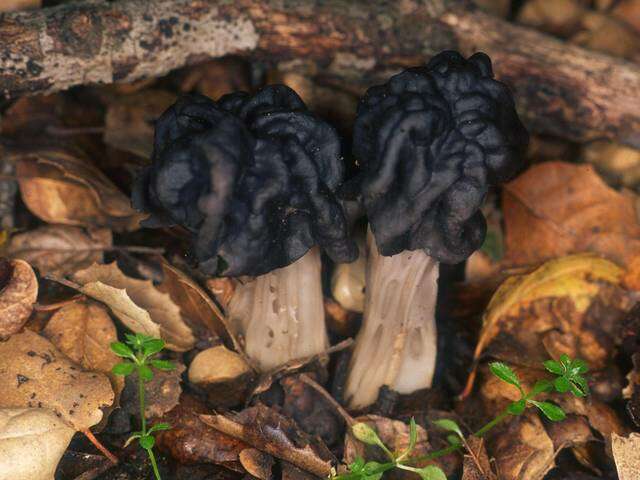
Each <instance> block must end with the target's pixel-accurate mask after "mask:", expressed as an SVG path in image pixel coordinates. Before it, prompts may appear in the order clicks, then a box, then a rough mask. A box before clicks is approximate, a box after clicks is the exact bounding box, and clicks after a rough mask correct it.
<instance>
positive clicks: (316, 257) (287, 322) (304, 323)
mask: <svg viewBox="0 0 640 480" xmlns="http://www.w3.org/2000/svg"><path fill="white" fill-rule="evenodd" d="M321 268H322V264H321V260H320V252H319V251H318V249H317V248H314V249H311V250H310V251H309V252H307V254H306V255H304V256H303V257H302V258H300V259H299V260H297V261H296V262H294V263H292V264H291V265H289V266H287V267H284V268H280V269H277V270H274V271H273V272H270V273H267V274H266V275H261V276H259V277H256V278H255V279H254V280H252V281H249V282H247V283H246V284H244V285H242V286H241V287H239V288H238V289H237V290H236V292H235V293H234V296H233V298H232V299H231V301H230V303H229V309H228V313H229V318H230V321H231V323H232V324H233V325H234V326H235V328H236V330H237V333H239V334H240V335H242V336H243V337H244V340H245V351H246V353H247V355H248V356H249V357H250V358H251V359H252V360H253V361H254V362H255V363H256V364H257V366H258V367H259V368H260V369H261V370H263V371H267V370H271V369H274V368H276V367H278V366H281V365H283V364H285V363H287V362H288V361H290V360H293V359H296V358H302V357H308V356H311V355H316V354H318V353H321V352H323V351H325V350H326V349H327V348H328V340H327V333H326V327H325V319H324V302H323V295H322V279H321Z"/></svg>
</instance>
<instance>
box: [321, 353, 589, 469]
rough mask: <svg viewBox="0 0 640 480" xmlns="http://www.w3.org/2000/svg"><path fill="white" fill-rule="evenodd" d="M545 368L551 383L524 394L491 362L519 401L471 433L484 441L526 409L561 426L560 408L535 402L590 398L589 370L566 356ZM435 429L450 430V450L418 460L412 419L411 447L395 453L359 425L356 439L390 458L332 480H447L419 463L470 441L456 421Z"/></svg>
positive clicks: (512, 376) (507, 371) (358, 465)
mask: <svg viewBox="0 0 640 480" xmlns="http://www.w3.org/2000/svg"><path fill="white" fill-rule="evenodd" d="M544 367H545V368H546V369H547V371H548V372H550V373H552V374H553V375H554V378H553V379H552V380H549V379H543V380H538V381H537V382H536V383H535V385H534V386H533V388H532V389H531V390H530V391H528V392H527V391H525V389H524V387H523V385H522V382H521V381H520V379H519V378H518V375H517V374H516V373H515V372H514V371H513V369H511V367H509V366H508V365H506V364H504V363H502V362H492V363H490V364H489V369H490V371H491V373H492V374H493V375H495V376H496V377H498V378H499V379H500V380H502V381H503V382H505V383H508V384H509V385H513V386H514V387H516V388H517V389H518V391H519V392H520V398H519V399H518V400H515V401H513V402H511V403H510V404H509V405H507V407H506V408H505V409H504V410H503V411H502V412H500V413H499V414H498V416H496V417H495V418H494V419H493V420H491V421H490V422H488V423H487V424H485V425H484V426H483V427H482V428H480V429H479V430H478V431H476V432H474V433H472V435H473V436H475V437H478V438H481V437H483V436H484V435H486V434H487V432H489V431H490V430H491V429H493V428H494V427H495V426H496V425H498V424H499V423H500V422H502V421H504V420H505V419H507V418H509V417H511V416H518V415H522V414H523V413H524V412H525V410H526V409H527V408H536V409H538V410H539V411H540V412H541V413H542V414H543V415H544V416H545V417H546V418H548V419H549V420H551V421H553V422H559V421H561V420H564V419H565V418H566V414H565V413H564V411H563V410H562V408H560V407H559V406H558V405H556V404H554V403H551V402H547V401H539V400H536V397H538V396H540V395H542V394H543V393H550V392H554V391H555V392H557V393H561V394H565V393H570V394H573V395H575V396H576V397H584V396H586V395H588V394H589V387H588V385H587V379H586V378H585V377H584V375H585V374H586V373H587V372H588V371H589V368H588V366H587V364H586V362H585V361H584V360H580V359H576V360H571V359H570V358H569V357H568V356H567V355H562V356H561V357H560V361H555V360H547V361H546V362H544ZM433 423H434V424H435V425H436V426H438V427H440V428H442V429H443V430H447V431H448V432H450V435H449V436H448V437H447V441H448V442H449V446H447V447H445V448H443V449H440V450H437V451H435V452H431V453H429V454H427V455H422V456H419V457H414V456H411V453H412V452H413V450H414V448H415V446H416V440H417V427H416V423H415V421H414V419H413V418H412V419H411V421H410V423H409V445H408V447H407V448H406V449H405V450H404V451H402V452H392V451H390V450H389V448H388V447H387V446H386V445H385V444H384V443H383V442H382V440H380V438H379V437H378V434H377V433H376V431H375V430H374V429H373V428H372V427H370V426H369V425H367V424H366V423H356V424H354V425H353V426H352V427H351V431H352V433H353V436H354V437H355V438H356V439H358V440H359V441H361V442H362V443H365V444H367V445H375V446H377V447H379V448H380V449H381V450H382V451H383V452H384V454H385V455H386V456H387V457H388V461H387V462H382V463H380V462H373V461H369V462H367V461H365V460H364V459H363V458H361V457H358V458H356V459H355V460H354V461H353V463H351V464H349V465H348V466H347V471H346V472H345V473H341V474H336V473H332V475H331V476H330V478H332V479H333V480H379V479H380V478H382V476H383V475H384V473H385V472H387V471H389V470H392V469H395V468H397V469H401V470H408V471H411V472H414V473H416V474H417V475H418V476H419V477H420V478H421V479H422V480H446V478H447V477H446V475H445V474H444V472H443V471H442V469H440V467H438V466H435V465H428V466H426V467H421V468H419V467H415V466H414V465H416V464H418V463H424V462H427V461H431V460H435V459H436V458H439V457H443V456H445V455H448V454H450V453H453V452H455V451H457V450H461V449H466V448H467V441H466V438H465V436H464V434H463V433H462V429H461V428H460V426H459V425H458V424H457V423H456V422H455V421H453V420H450V419H442V420H436V421H434V422H433Z"/></svg>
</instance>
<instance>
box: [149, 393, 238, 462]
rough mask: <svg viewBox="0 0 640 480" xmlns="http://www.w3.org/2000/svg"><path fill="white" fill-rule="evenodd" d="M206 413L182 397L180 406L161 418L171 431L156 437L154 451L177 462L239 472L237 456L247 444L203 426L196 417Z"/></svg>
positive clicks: (196, 404) (201, 406) (202, 406)
mask: <svg viewBox="0 0 640 480" xmlns="http://www.w3.org/2000/svg"><path fill="white" fill-rule="evenodd" d="M208 410H209V409H208V408H207V407H206V405H204V404H202V403H200V402H199V401H198V400H196V399H195V398H194V397H192V396H189V395H183V396H182V397H181V398H180V404H179V405H178V406H177V407H175V408H174V409H173V410H171V411H170V412H168V413H167V414H166V415H165V416H163V417H162V419H161V421H163V422H167V423H169V424H170V425H171V430H166V431H162V432H160V433H159V434H158V436H157V442H156V443H157V445H158V448H159V449H160V451H161V452H163V453H165V454H167V455H171V456H172V457H173V458H174V459H176V460H177V461H178V462H180V463H186V464H196V463H213V464H216V465H222V466H224V467H226V468H229V469H230V470H234V471H237V472H243V471H244V469H243V468H242V466H241V465H240V463H239V460H238V456H239V455H240V452H241V451H242V450H244V449H246V448H248V445H247V444H246V443H244V442H242V441H240V440H237V439H235V438H233V437H230V436H228V435H225V434H224V433H221V432H219V431H218V430H216V429H215V428H213V427H210V426H209V425H207V424H206V423H204V422H203V421H202V420H201V419H200V414H202V413H206V412H207V411H208Z"/></svg>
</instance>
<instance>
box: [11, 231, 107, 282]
mask: <svg viewBox="0 0 640 480" xmlns="http://www.w3.org/2000/svg"><path fill="white" fill-rule="evenodd" d="M112 245H113V240H112V235H111V230H109V229H107V228H95V229H93V228H90V229H87V230H84V229H82V228H80V227H69V226H64V225H49V226H45V227H40V228H36V229H34V230H29V231H28V232H24V233H19V234H16V235H13V236H12V237H11V239H10V241H9V244H8V245H7V247H6V255H7V256H9V257H11V258H20V259H22V260H25V261H27V262H29V263H30V264H31V265H33V266H34V267H35V268H37V269H38V270H39V271H40V274H41V275H52V276H59V277H63V276H65V275H67V274H68V273H71V272H75V271H76V270H80V269H83V268H87V267H88V266H90V265H91V264H93V263H102V260H103V252H104V250H107V249H109V248H110V247H111V246H112Z"/></svg>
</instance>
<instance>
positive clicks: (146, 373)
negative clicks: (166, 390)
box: [138, 365, 153, 382]
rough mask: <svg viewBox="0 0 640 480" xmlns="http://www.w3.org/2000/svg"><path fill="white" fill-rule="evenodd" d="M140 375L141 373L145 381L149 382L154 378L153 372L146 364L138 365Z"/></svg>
mask: <svg viewBox="0 0 640 480" xmlns="http://www.w3.org/2000/svg"><path fill="white" fill-rule="evenodd" d="M138 375H140V378H141V379H142V380H143V381H145V382H148V381H149V380H151V379H152V378H153V372H152V371H151V369H150V368H149V367H147V366H146V365H140V366H139V367H138Z"/></svg>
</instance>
